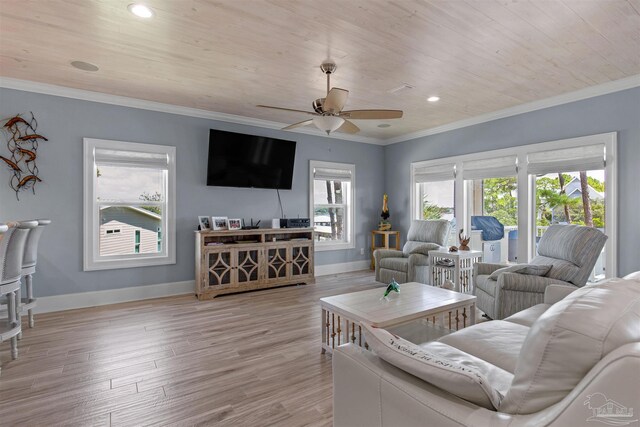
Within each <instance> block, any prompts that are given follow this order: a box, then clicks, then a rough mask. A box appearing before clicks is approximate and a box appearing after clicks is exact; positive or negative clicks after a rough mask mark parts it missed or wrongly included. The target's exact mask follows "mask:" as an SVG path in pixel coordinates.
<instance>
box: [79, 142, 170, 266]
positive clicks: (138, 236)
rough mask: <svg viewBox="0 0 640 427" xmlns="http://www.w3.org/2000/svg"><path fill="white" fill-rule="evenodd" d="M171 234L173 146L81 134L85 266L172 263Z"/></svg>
mask: <svg viewBox="0 0 640 427" xmlns="http://www.w3.org/2000/svg"><path fill="white" fill-rule="evenodd" d="M162 236H169V237H170V239H166V238H165V239H164V240H165V244H162ZM174 238H175V147H169V146H161V145H151V144H137V143H130V142H119V141H106V140H97V139H88V138H85V140H84V270H85V271H88V270H101V269H109V268H125V267H140V266H149V265H162V264H174V263H175V247H174V245H173V244H172V243H173V242H174V241H175V240H174Z"/></svg>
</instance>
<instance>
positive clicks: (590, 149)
mask: <svg viewBox="0 0 640 427" xmlns="http://www.w3.org/2000/svg"><path fill="white" fill-rule="evenodd" d="M527 162H528V166H527V171H528V172H529V174H532V175H544V174H547V173H555V172H573V171H587V170H596V169H604V166H605V146H604V144H597V145H586V146H582V147H573V148H564V149H560V150H550V151H538V152H534V153H530V154H529V155H528V156H527Z"/></svg>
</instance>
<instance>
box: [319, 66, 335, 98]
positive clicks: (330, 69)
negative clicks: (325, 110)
mask: <svg viewBox="0 0 640 427" xmlns="http://www.w3.org/2000/svg"><path fill="white" fill-rule="evenodd" d="M337 68H338V66H337V65H336V63H335V62H331V61H326V62H323V63H322V64H320V69H321V70H322V72H323V73H325V74H326V75H327V94H329V91H330V90H331V74H333V73H335V72H336V69H337Z"/></svg>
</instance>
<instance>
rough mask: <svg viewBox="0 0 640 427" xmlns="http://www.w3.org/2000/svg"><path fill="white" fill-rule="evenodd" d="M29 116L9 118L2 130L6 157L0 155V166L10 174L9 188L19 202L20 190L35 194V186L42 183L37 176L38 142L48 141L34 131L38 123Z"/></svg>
mask: <svg viewBox="0 0 640 427" xmlns="http://www.w3.org/2000/svg"><path fill="white" fill-rule="evenodd" d="M30 114H31V119H29V120H25V119H24V118H22V117H21V116H20V115H19V114H18V115H17V116H15V117H12V118H10V119H9V120H7V122H6V123H5V124H4V125H3V127H2V129H3V130H4V131H5V133H7V134H8V136H7V148H8V149H9V154H8V155H7V156H2V155H0V164H5V165H6V166H7V167H8V168H9V171H10V172H11V178H10V180H9V186H10V187H11V188H12V189H13V191H15V192H16V198H17V199H18V200H20V197H19V193H20V191H22V190H27V189H31V191H33V194H36V184H37V183H39V182H42V179H41V178H40V176H39V171H38V165H37V164H36V159H37V157H38V144H39V143H40V141H48V139H47V138H45V137H44V136H42V135H40V134H39V133H38V132H37V131H36V129H37V128H38V121H37V120H36V118H35V117H34V116H33V113H30Z"/></svg>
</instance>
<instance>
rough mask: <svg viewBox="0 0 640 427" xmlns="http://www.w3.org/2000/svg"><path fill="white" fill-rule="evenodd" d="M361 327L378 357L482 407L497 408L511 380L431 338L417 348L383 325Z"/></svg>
mask: <svg viewBox="0 0 640 427" xmlns="http://www.w3.org/2000/svg"><path fill="white" fill-rule="evenodd" d="M363 329H364V330H365V336H366V339H367V343H368V344H369V347H370V348H371V349H372V350H373V351H374V352H375V353H376V354H377V355H378V357H380V358H381V359H383V360H385V361H387V362H388V363H391V364H392V365H394V366H397V367H398V368H400V369H402V370H404V371H406V372H408V373H410V374H412V375H415V376H416V377H418V378H420V379H422V380H424V381H427V382H428V383H430V384H433V385H435V386H436V387H439V388H441V389H443V390H445V391H448V392H449V393H451V394H454V395H456V396H458V397H460V398H461V399H464V400H467V401H469V402H472V403H475V404H476V405H478V406H482V407H483V408H487V409H496V408H498V407H499V406H500V401H501V400H502V396H503V393H504V391H505V390H506V389H507V388H508V387H509V384H510V382H511V379H512V375H511V374H510V373H508V372H504V371H502V370H501V369H499V368H496V367H495V366H492V365H490V364H488V363H486V362H484V361H482V360H480V359H477V358H475V357H473V356H470V355H468V354H466V353H464V352H462V351H459V350H457V349H455V348H453V347H450V346H448V345H445V344H442V343H438V342H433V343H430V344H429V345H426V346H425V347H423V348H421V347H420V346H417V345H415V344H413V343H411V342H409V341H406V340H404V339H402V338H400V337H398V336H396V335H393V334H391V333H390V332H388V331H386V330H384V329H380V328H375V327H372V326H370V325H366V324H364V325H363ZM494 385H495V387H494ZM500 390H502V392H501V391H500Z"/></svg>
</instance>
